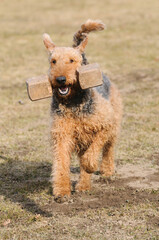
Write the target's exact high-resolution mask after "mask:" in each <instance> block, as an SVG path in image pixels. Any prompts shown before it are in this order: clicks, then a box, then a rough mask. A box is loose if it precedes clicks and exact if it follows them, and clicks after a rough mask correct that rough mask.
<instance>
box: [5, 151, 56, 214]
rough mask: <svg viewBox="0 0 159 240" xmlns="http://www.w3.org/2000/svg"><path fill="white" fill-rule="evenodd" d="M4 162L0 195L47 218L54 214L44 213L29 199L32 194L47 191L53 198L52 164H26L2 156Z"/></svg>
mask: <svg viewBox="0 0 159 240" xmlns="http://www.w3.org/2000/svg"><path fill="white" fill-rule="evenodd" d="M0 158H1V159H3V160H4V162H3V163H1V164H0V195H3V196H4V197H5V198H6V199H9V200H11V201H12V202H15V203H19V204H20V205H21V206H22V208H24V209H26V210H28V211H30V212H32V213H34V214H41V215H43V216H46V217H50V216H52V213H50V212H47V211H43V210H42V209H41V207H40V206H39V205H38V204H37V203H36V202H35V201H34V200H33V199H30V197H28V195H29V194H31V193H36V192H37V193H38V192H41V191H43V190H45V191H46V192H47V194H48V198H49V197H51V183H50V182H49V179H50V175H51V164H50V163H48V162H24V161H18V160H15V159H13V158H10V157H5V156H2V155H0Z"/></svg>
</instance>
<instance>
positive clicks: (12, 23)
mask: <svg viewBox="0 0 159 240" xmlns="http://www.w3.org/2000/svg"><path fill="white" fill-rule="evenodd" d="M88 18H90V19H100V20H102V21H103V22H104V23H105V24H106V26H107V28H106V30H104V31H101V32H96V33H91V34H90V35H89V42H88V45H87V48H86V55H87V58H88V60H89V62H90V63H94V62H98V63H99V64H100V66H101V68H102V70H103V72H104V73H106V74H107V75H108V76H109V77H110V78H111V80H112V81H113V82H114V83H116V85H117V86H118V88H119V89H120V92H121V95H122V98H123V103H124V119H123V127H122V131H121V137H120V140H119V143H118V146H117V151H116V162H117V166H118V165H124V164H128V163H129V164H140V165H144V164H146V163H147V164H151V165H152V166H156V165H158V164H159V134H158V128H159V120H158V116H159V2H158V0H134V1H133V0H99V1H97V0H80V1H78V0H67V1H64V0H63V1H62V0H45V1H43V0H27V1H26V0H12V1H8V0H1V1H0V165H1V167H0V176H1V177H0V187H1V190H0V191H1V192H0V193H1V194H2V195H3V196H5V198H6V199H10V200H5V198H2V199H1V208H2V209H1V211H2V214H1V213H0V215H1V217H0V220H1V221H2V222H3V220H4V219H6V220H7V219H8V218H9V219H12V221H13V222H14V221H15V222H16V219H17V217H18V218H21V219H23V213H24V212H23V211H22V212H21V210H20V208H19V207H17V209H16V207H15V205H14V204H13V202H16V203H17V202H19V200H18V197H19V198H22V199H23V196H24V195H25V196H26V195H27V196H30V198H31V199H34V201H36V200H37V199H39V198H40V197H41V198H42V202H43V203H44V205H45V204H46V202H47V199H48V198H49V199H50V198H51V195H48V184H49V183H48V179H49V176H50V171H51V163H52V160H51V159H52V157H51V153H50V146H49V124H50V99H45V100H40V101H37V102H31V101H30V100H29V98H28V96H27V91H26V85H25V81H26V79H27V78H29V77H32V76H37V75H41V74H46V73H47V70H48V66H49V64H48V59H47V58H48V56H47V53H46V50H45V47H44V45H43V41H42V34H43V33H44V32H46V33H48V34H50V36H51V37H52V40H53V41H54V43H55V44H56V45H58V46H71V45H72V39H73V34H74V33H75V32H76V31H77V30H78V29H79V27H80V25H81V24H82V23H84V22H85V21H86V20H87V19H88ZM72 165H73V166H78V162H76V161H74V159H73V161H72ZM43 168H44V169H45V168H46V169H45V170H44V169H43ZM46 170H47V171H46ZM8 173H9V176H8ZM39 175H40V177H41V180H40V183H38V182H34V181H37V179H38V176H39ZM4 179H5V181H4ZM27 179H30V180H31V183H30V185H29V187H28V182H27ZM20 182H21V184H20ZM13 183H14V187H13ZM39 186H41V187H39ZM28 191H30V192H29V193H28ZM15 192H18V195H17V196H16V195H15ZM38 194H40V195H38ZM41 194H43V195H41ZM45 200H46V202H45ZM7 201H9V202H7ZM10 201H11V202H10ZM25 201H27V200H26V199H25V198H24V199H23V200H22V203H23V204H22V205H25ZM25 206H26V205H25ZM6 209H8V212H6V211H5V210H6ZM13 209H14V211H13ZM32 212H33V211H32ZM8 214H9V215H8ZM25 214H26V215H25V216H26V219H27V220H26V219H25V220H24V219H23V220H24V221H23V223H24V222H25V221H26V222H27V221H29V219H30V214H31V213H28V211H27V210H26V211H25ZM33 216H34V214H33ZM31 219H32V218H31ZM23 223H22V228H23V227H24V225H23ZM14 231H15V230H14ZM11 232H12V230H11ZM4 234H9V233H7V232H6V231H5V233H4ZM12 234H13V233H12ZM4 236H5V235H4ZM6 236H7V237H8V236H13V235H6ZM7 237H6V238H5V239H9V237H8V238H7ZM17 239H19V238H17ZM23 239H24V238H23ZM32 239H33V238H32ZM43 239H44V238H43ZM49 239H51V238H49ZM70 239H71V238H70ZM122 239H123V238H122ZM140 239H141V238H140Z"/></svg>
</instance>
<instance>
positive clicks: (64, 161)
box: [52, 127, 73, 201]
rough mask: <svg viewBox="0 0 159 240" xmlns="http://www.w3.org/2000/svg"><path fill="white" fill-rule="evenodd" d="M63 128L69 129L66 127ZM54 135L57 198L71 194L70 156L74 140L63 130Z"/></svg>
mask: <svg viewBox="0 0 159 240" xmlns="http://www.w3.org/2000/svg"><path fill="white" fill-rule="evenodd" d="M63 129H68V128H66V127H64V128H63ZM52 136H53V174H52V175H53V194H54V196H55V200H58V201H61V200H60V199H62V198H64V197H65V198H66V197H69V196H70V192H71V184H70V156H71V151H72V145H73V141H72V139H71V136H70V135H69V134H67V133H66V132H65V133H64V132H63V131H61V132H60V133H58V132H55V133H54V134H52Z"/></svg>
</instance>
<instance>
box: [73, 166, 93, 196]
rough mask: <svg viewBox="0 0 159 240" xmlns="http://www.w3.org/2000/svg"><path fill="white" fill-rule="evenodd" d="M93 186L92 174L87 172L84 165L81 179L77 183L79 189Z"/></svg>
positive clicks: (84, 189)
mask: <svg viewBox="0 0 159 240" xmlns="http://www.w3.org/2000/svg"><path fill="white" fill-rule="evenodd" d="M90 188H91V174H89V173H87V172H86V171H85V170H84V169H83V167H82V165H81V166H80V179H79V182H78V183H77V185H76V190H77V191H80V192H81V191H87V190H90Z"/></svg>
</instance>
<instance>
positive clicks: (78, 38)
mask: <svg viewBox="0 0 159 240" xmlns="http://www.w3.org/2000/svg"><path fill="white" fill-rule="evenodd" d="M102 29H104V24H103V23H102V22H101V21H93V20H87V21H86V23H85V24H83V25H82V26H81V29H80V30H79V31H78V32H77V33H76V34H75V35H74V45H73V47H56V46H55V44H54V43H53V42H52V40H51V38H50V36H49V35H48V34H44V35H43V40H44V44H45V46H46V48H47V50H48V53H49V62H50V68H49V73H48V76H49V81H50V83H51V85H52V88H53V97H52V104H51V112H52V125H51V137H52V147H53V194H54V196H55V200H56V199H63V197H65V196H66V197H67V196H70V193H71V184H70V158H71V154H72V152H76V153H77V155H78V156H79V159H80V179H79V182H78V183H77V185H76V190H78V191H85V190H89V189H90V179H91V173H93V172H94V171H96V170H97V168H98V158H99V156H100V153H101V152H102V162H101V166H100V172H101V174H102V175H104V176H107V177H109V176H111V175H112V174H113V172H114V145H115V142H116V138H117V135H118V132H119V129H120V122H121V116H122V102H121V98H120V95H119V92H118V90H117V88H116V87H115V86H114V84H113V83H111V82H110V80H109V79H108V78H107V77H106V76H105V75H104V74H103V85H102V86H98V87H94V88H90V89H85V90H83V89H81V88H80V85H79V82H78V81H77V76H76V70H77V68H78V67H79V66H81V65H83V64H88V62H87V59H86V56H85V54H84V49H85V47H86V45H87V41H88V33H89V32H91V31H96V30H102Z"/></svg>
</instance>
